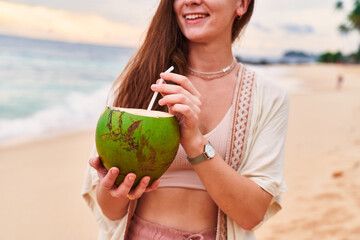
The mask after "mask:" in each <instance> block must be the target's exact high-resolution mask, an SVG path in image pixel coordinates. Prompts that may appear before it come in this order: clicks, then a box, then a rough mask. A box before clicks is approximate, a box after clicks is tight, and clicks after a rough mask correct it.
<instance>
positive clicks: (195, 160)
mask: <svg viewBox="0 0 360 240" xmlns="http://www.w3.org/2000/svg"><path fill="white" fill-rule="evenodd" d="M186 158H187V160H189V162H190V164H191V165H195V164H198V163H201V162H203V161H205V160H208V159H210V158H209V157H207V156H206V153H202V154H201V155H199V156H197V157H195V158H189V157H186Z"/></svg>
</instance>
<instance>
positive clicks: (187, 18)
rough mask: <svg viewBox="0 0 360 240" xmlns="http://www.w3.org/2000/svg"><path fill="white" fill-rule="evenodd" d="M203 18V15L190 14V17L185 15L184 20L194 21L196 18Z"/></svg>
mask: <svg viewBox="0 0 360 240" xmlns="http://www.w3.org/2000/svg"><path fill="white" fill-rule="evenodd" d="M204 17H206V15H205V14H191V15H186V16H185V19H186V20H194V19H197V18H204Z"/></svg>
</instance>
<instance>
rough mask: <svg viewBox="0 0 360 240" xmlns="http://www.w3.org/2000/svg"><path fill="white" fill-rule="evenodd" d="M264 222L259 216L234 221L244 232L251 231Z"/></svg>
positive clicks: (261, 216)
mask: <svg viewBox="0 0 360 240" xmlns="http://www.w3.org/2000/svg"><path fill="white" fill-rule="evenodd" d="M263 220H264V215H263V214H259V215H258V216H255V215H253V216H251V217H249V218H247V219H245V220H244V219H241V220H237V221H235V223H236V224H237V225H239V226H240V227H241V228H243V229H244V230H246V231H251V230H253V229H254V228H255V227H256V226H257V225H259V224H260V223H261V222H262V221H263Z"/></svg>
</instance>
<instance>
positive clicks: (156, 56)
mask: <svg viewBox="0 0 360 240" xmlns="http://www.w3.org/2000/svg"><path fill="white" fill-rule="evenodd" d="M254 1H255V0H252V1H251V2H250V4H249V7H248V10H247V12H246V13H245V14H244V15H243V16H242V17H241V19H235V20H234V23H233V28H232V35H231V39H232V41H234V40H235V39H236V38H237V37H238V35H239V34H240V32H241V30H242V29H243V28H244V26H246V24H247V23H248V22H249V20H250V18H251V16H252V13H253V9H254ZM173 2H174V0H161V2H160V4H159V7H158V9H157V11H156V13H155V15H154V17H153V19H152V21H151V23H150V26H149V29H148V31H147V34H146V37H145V40H144V43H143V44H142V46H141V47H140V49H139V50H138V52H137V53H136V54H135V56H133V57H132V58H131V59H130V60H129V62H128V64H127V65H126V67H125V69H124V71H123V72H122V73H121V75H120V76H119V77H118V79H117V80H116V81H115V83H114V85H113V88H116V89H115V92H114V93H115V99H114V103H113V104H114V106H118V107H125V108H142V109H146V108H147V106H148V105H149V102H150V100H151V97H152V94H153V92H152V91H151V89H150V86H151V84H153V83H155V82H156V80H157V79H159V75H160V73H161V72H163V71H165V70H166V69H167V68H169V67H170V66H174V67H175V70H174V72H176V73H178V74H182V75H184V74H185V73H186V65H187V54H188V48H187V40H186V38H185V37H184V35H183V34H182V32H181V30H180V28H179V26H178V24H177V19H176V15H175V12H174V10H173ZM153 109H156V110H161V111H166V107H161V106H160V105H158V103H157V101H156V102H155V104H154V107H153Z"/></svg>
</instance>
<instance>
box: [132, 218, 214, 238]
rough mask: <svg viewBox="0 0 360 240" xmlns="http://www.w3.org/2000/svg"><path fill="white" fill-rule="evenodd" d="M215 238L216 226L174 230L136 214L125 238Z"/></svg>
mask: <svg viewBox="0 0 360 240" xmlns="http://www.w3.org/2000/svg"><path fill="white" fill-rule="evenodd" d="M148 239H149V240H150V239H151V240H177V239H184V240H215V239H216V227H214V228H209V229H206V230H204V231H201V232H199V233H190V232H183V231H180V230H176V229H174V228H170V227H166V226H162V225H159V224H156V223H152V222H149V221H146V220H144V219H142V218H140V217H138V216H136V215H134V216H133V218H132V220H131V223H130V228H129V232H128V236H127V240H148Z"/></svg>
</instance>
